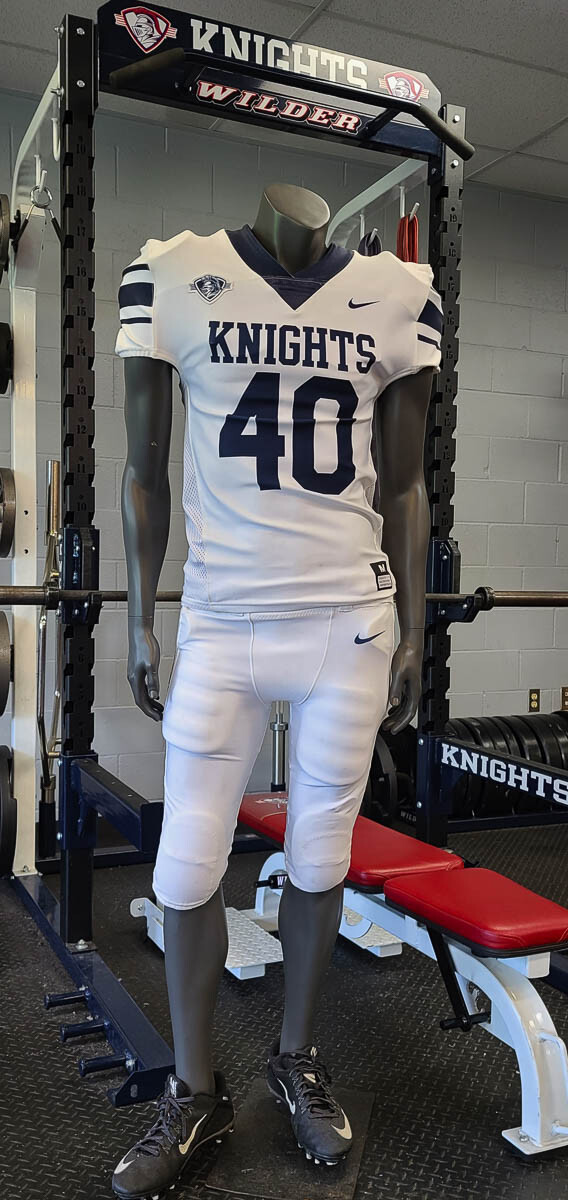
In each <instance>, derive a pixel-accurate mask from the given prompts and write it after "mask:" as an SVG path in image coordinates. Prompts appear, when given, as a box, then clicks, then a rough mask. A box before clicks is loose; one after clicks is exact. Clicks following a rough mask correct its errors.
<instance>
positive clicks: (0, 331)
mask: <svg viewBox="0 0 568 1200" xmlns="http://www.w3.org/2000/svg"><path fill="white" fill-rule="evenodd" d="M13 367H14V343H13V341H12V330H11V329H10V326H9V325H7V324H6V322H5V321H0V393H1V394H2V396H5V394H6V392H7V391H8V388H9V386H10V383H11V380H12V375H13Z"/></svg>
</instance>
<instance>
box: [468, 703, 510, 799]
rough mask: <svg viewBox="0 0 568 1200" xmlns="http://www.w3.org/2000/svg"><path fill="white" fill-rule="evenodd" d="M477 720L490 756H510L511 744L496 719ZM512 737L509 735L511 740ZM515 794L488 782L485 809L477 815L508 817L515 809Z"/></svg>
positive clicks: (480, 718)
mask: <svg viewBox="0 0 568 1200" xmlns="http://www.w3.org/2000/svg"><path fill="white" fill-rule="evenodd" d="M474 719H475V718H474ZM476 720H477V725H478V729H479V731H480V733H481V735H482V736H483V738H484V747H485V749H487V750H488V751H489V753H490V754H491V753H493V754H510V750H509V744H510V743H509V741H508V740H507V738H506V737H505V735H504V733H503V731H502V730H501V729H500V728H499V725H498V724H497V722H496V721H495V719H494V718H493V717H478V718H477V719H476ZM510 736H511V735H510V734H509V738H510ZM511 744H512V743H511ZM513 794H514V793H513V791H512V789H511V788H508V787H504V786H503V785H502V784H496V783H493V782H492V781H488V782H487V784H486V790H485V793H484V796H483V807H482V810H481V811H479V812H478V813H477V815H478V816H488V817H500V816H506V815H508V814H509V813H510V812H511V810H512V807H513Z"/></svg>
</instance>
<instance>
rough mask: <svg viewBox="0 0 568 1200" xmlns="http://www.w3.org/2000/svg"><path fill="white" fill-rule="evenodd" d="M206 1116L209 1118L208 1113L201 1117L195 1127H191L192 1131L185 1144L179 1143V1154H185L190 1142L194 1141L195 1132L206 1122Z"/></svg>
mask: <svg viewBox="0 0 568 1200" xmlns="http://www.w3.org/2000/svg"><path fill="white" fill-rule="evenodd" d="M208 1116H209V1113H205V1115H204V1116H203V1117H201V1118H200V1120H199V1121H198V1122H197V1125H194V1126H193V1129H192V1131H191V1133H190V1135H189V1137H188V1139H187V1142H180V1144H179V1146H178V1150H179V1152H180V1154H187V1152H188V1150H189V1147H190V1146H191V1144H192V1142H194V1141H195V1135H196V1133H197V1130H198V1129H199V1126H200V1125H203V1122H204V1121H206V1120H207V1117H208Z"/></svg>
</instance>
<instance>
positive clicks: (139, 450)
mask: <svg viewBox="0 0 568 1200" xmlns="http://www.w3.org/2000/svg"><path fill="white" fill-rule="evenodd" d="M124 378H125V385H126V398H125V406H124V413H125V420H126V432H127V440H128V449H127V457H126V464H125V468H124V474H123V477H122V494H121V504H122V528H123V534H124V546H125V551H126V566H127V573H128V643H129V654H128V681H129V683H130V686H131V688H132V691H133V694H134V699H135V700H136V703H137V705H138V707H139V708H141V709H142V711H143V712H145V713H146V715H147V716H149V717H152V718H153V720H155V721H159V720H160V718H161V716H162V706H161V705H160V704H158V703H157V700H158V695H159V679H158V667H159V662H160V648H159V646H158V643H157V641H156V638H155V637H154V633H153V625H154V608H155V602H156V592H157V589H158V580H159V578H160V571H161V569H162V563H163V561H164V557H165V553H166V547H167V544H168V536H169V528H170V508H171V500H170V484H169V478H168V460H169V453H170V439H171V428H172V368H171V366H170V365H169V363H166V362H161V361H157V360H155V359H149V358H126V359H125V362H124Z"/></svg>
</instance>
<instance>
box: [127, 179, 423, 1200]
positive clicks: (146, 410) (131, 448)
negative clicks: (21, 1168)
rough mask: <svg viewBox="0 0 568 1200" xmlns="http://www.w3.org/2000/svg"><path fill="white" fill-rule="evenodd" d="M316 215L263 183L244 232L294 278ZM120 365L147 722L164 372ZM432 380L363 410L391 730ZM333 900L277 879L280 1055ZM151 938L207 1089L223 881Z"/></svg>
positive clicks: (174, 1012)
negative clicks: (386, 601) (389, 586)
mask: <svg viewBox="0 0 568 1200" xmlns="http://www.w3.org/2000/svg"><path fill="white" fill-rule="evenodd" d="M329 218H330V213H329V209H328V206H327V204H326V203H325V201H324V200H323V199H321V198H320V197H319V196H317V195H315V194H314V193H313V192H309V191H307V190H306V189H303V188H299V187H295V186H292V185H289V184H273V185H271V186H270V187H267V188H266V189H265V191H264V193H263V195H262V198H261V201H260V205H259V209H258V214H257V217H256V220H255V222H254V225H253V227H252V233H253V234H254V237H255V238H256V239H257V241H258V242H259V243H260V244H261V245H262V246H263V247H264V249H265V250H266V251H268V252H269V254H270V255H272V257H273V259H275V260H276V261H277V262H278V263H279V264H280V265H281V266H282V267H284V268H285V269H286V271H287V272H289V273H290V274H291V275H294V274H295V273H297V272H298V271H302V270H304V269H305V268H307V267H309V266H311V265H312V264H315V263H317V262H319V261H320V260H321V259H322V258H323V257H324V255H325V254H327V253H329V249H327V248H326V242H325V238H326V231H327V227H328V222H329ZM124 368H125V383H126V401H125V418H126V427H127V435H128V453H127V460H126V465H125V470H124V476H123V483H122V515H123V530H124V541H125V549H126V561H127V568H128V637H129V652H128V679H129V683H130V686H131V688H132V692H133V695H134V698H135V701H136V704H137V705H138V707H139V708H140V709H141V710H142V712H144V713H145V714H146V715H147V716H148V717H149V718H150V719H152V720H154V721H160V720H161V718H162V715H163V709H162V705H161V703H160V698H159V680H158V667H159V660H160V648H159V645H158V642H157V640H156V637H155V635H154V632H153V622H154V607H155V598H156V592H157V588H158V580H159V576H160V571H161V567H162V564H163V560H164V556H165V552H166V546H167V541H168V533H169V523H170V489H169V482H168V459H169V450H170V437H171V422H172V366H171V365H170V364H169V363H168V362H166V361H160V360H156V359H151V358H146V357H129V358H126V359H125V363H124ZM431 382H432V368H429V367H428V368H425V369H423V370H420V371H418V372H417V373H415V374H411V375H408V376H405V377H404V378H401V379H398V380H395V381H394V382H393V383H392V384H390V385H389V386H388V387H387V388H386V389H385V390H384V391H383V392H382V394H381V399H380V404H378V405H376V406H375V422H376V435H377V439H378V448H379V449H378V471H379V479H380V489H381V494H380V512H381V513H382V516H383V518H384V531H383V547H384V549H385V550H386V552H387V554H388V556H389V560H390V564H391V567H392V571H393V574H394V577H395V579H396V585H397V596H396V605H397V611H398V620H399V627H400V642H399V645H398V648H397V650H396V652H395V654H394V658H393V660H392V672H391V684H390V693H389V708H390V710H391V712H390V715H389V716H388V718H387V722H386V724H387V725H388V727H389V728H390V729H391V730H392V731H393V732H398V730H400V729H402V728H403V727H404V726H405V725H407V724H408V723H409V722H410V721H411V719H412V717H413V716H414V714H415V712H416V709H417V706H418V700H419V696H420V686H421V668H422V652H423V630H424V611H425V600H424V591H425V568H426V554H427V547H428V536H429V508H428V501H427V495H426V489H425V484H424V478H423V465H422V464H423V447H424V431H425V421H426V413H427V409H428V403H429V397H430V392H431ZM342 898H343V884H342V883H341V884H339V885H337V886H335V887H333V888H331V889H329V890H327V891H323V892H307V891H302V890H301V889H299V888H298V887H295V886H294V885H293V884H292V882H291V881H290V880H288V881H287V882H286V885H285V887H284V890H283V894H282V899H281V903H280V912H279V931H280V937H281V941H282V947H283V955H284V973H285V997H284V1017H283V1024H282V1031H281V1035H280V1053H281V1054H282V1053H286V1052H291V1053H293V1052H296V1051H298V1050H299V1049H300V1048H302V1047H306V1046H308V1045H310V1044H311V1043H313V1040H314V1019H315V1010H316V1005H317V999H318V995H319V993H320V989H321V984H322V979H323V976H324V974H325V971H326V970H327V967H328V965H329V962H330V958H331V954H332V951H333V947H334V944H335V940H336V937H337V932H338V929H339V924H340V920H341V913H342ZM164 941H165V966H166V977H167V986H168V995H169V1002H170V1011H171V1019H172V1027H173V1036H174V1047H175V1061H176V1074H177V1076H178V1078H179V1079H181V1080H182V1081H184V1083H185V1084H186V1085H187V1088H188V1089H189V1091H190V1092H191V1093H192V1094H194V1095H195V1094H198V1093H199V1094H201V1093H205V1094H212V1093H214V1091H215V1076H214V1073H213V1064H212V1054H211V1031H212V1024H213V1015H214V1008H215V1002H216V996H217V990H218V985H219V981H220V978H221V975H222V972H223V968H224V963H225V959H226V954H227V926H226V918H225V908H224V900H223V891H222V886H221V885H220V886H219V887H218V889H217V891H216V892H215V893H214V895H213V896H212V897H211V898H210V899H209V900H208V901H207V902H206V903H204V904H201V905H200V906H199V907H196V908H193V909H186V910H182V911H180V910H178V909H175V908H170V907H168V906H167V905H166V906H165V909H164ZM115 1190H116V1189H115ZM119 1194H123V1193H121V1192H119ZM124 1194H125V1195H126V1194H127V1193H126V1192H125V1193H124Z"/></svg>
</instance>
